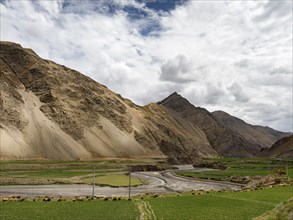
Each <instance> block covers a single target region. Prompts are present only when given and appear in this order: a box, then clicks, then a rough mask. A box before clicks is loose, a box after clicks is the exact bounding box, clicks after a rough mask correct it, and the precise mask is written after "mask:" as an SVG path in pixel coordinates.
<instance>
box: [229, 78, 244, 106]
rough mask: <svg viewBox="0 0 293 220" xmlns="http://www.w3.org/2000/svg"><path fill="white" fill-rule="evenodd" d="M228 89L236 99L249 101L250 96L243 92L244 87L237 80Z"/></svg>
mask: <svg viewBox="0 0 293 220" xmlns="http://www.w3.org/2000/svg"><path fill="white" fill-rule="evenodd" d="M228 89H229V90H230V92H231V93H232V95H233V96H234V97H235V99H236V101H239V102H247V101H248V100H249V98H248V97H247V96H246V95H245V93H244V92H243V90H242V87H241V86H240V85H239V84H238V83H237V82H234V83H233V84H232V85H231V86H230V87H228Z"/></svg>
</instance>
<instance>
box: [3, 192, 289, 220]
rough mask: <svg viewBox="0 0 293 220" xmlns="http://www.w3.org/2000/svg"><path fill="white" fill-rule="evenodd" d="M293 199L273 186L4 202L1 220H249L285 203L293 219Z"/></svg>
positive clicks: (287, 216) (285, 217)
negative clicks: (132, 195)
mask: <svg viewBox="0 0 293 220" xmlns="http://www.w3.org/2000/svg"><path fill="white" fill-rule="evenodd" d="M292 196H293V192H292V187H270V188H263V189H258V190H247V191H232V192H203V191H200V192H199V191H197V192H189V193H176V194H169V195H168V194H164V195H148V196H147V195H144V196H136V197H132V200H130V201H127V199H126V198H119V199H118V198H107V199H105V198H104V199H92V198H89V197H87V198H86V197H84V198H80V199H62V198H59V199H58V200H57V199H55V200H54V199H53V200H45V199H42V200H41V199H39V200H38V199H35V200H25V201H22V200H18V201H2V202H1V203H0V219H11V220H17V219H22V220H26V219H58V220H59V219H61V220H62V219H64V220H67V219H89V220H91V219H103V220H104V219H109V220H110V219H140V220H142V219H167V220H168V219H170V220H173V219H176V220H180V219H182V220H183V219H200V220H209V219H211V220H212V219H227V220H230V219H231V220H232V219H239V220H246V219H247V220H248V219H254V218H256V217H258V216H266V215H263V214H264V213H266V212H268V211H270V210H273V209H274V210H276V209H278V207H279V204H281V203H284V202H285V207H286V210H287V211H286V215H282V218H283V219H290V216H292V212H293V204H292V202H291V201H292V200H289V199H290V198H292ZM16 200H17V199H16ZM20 201H22V202H20ZM286 201H288V202H286ZM281 206H282V205H281ZM15 210H17V211H15ZM262 219H263V218H262ZM264 219H265V218H264ZM283 219H282V220H283Z"/></svg>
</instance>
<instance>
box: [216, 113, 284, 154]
mask: <svg viewBox="0 0 293 220" xmlns="http://www.w3.org/2000/svg"><path fill="white" fill-rule="evenodd" d="M212 115H213V116H214V117H215V118H216V119H217V120H218V121H220V122H222V124H223V125H224V126H225V127H227V128H229V129H231V130H232V131H234V132H235V133H237V134H238V135H239V136H241V137H242V138H244V139H246V140H248V141H249V142H250V143H253V144H256V145H261V146H262V147H264V148H269V147H270V146H272V144H273V143H275V142H276V140H279V139H280V138H282V137H285V136H288V135H289V133H284V132H279V131H276V130H274V129H272V128H269V127H263V126H259V125H250V124H247V123H246V122H245V121H243V120H241V119H239V118H236V117H234V116H232V115H229V114H228V113H226V112H223V111H215V112H212Z"/></svg>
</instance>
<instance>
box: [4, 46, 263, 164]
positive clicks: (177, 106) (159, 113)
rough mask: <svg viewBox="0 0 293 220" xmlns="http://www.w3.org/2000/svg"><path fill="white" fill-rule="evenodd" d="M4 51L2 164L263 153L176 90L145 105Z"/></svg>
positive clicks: (22, 53)
mask: <svg viewBox="0 0 293 220" xmlns="http://www.w3.org/2000/svg"><path fill="white" fill-rule="evenodd" d="M0 49H1V55H0V66H1V78H0V81H1V84H0V89H1V102H0V103H1V112H0V113H1V124H0V128H1V140H0V141H1V148H0V151H1V159H22V158H46V159H50V160H79V159H93V158H100V157H134V156H146V157H148V156H154V157H160V158H167V159H168V160H169V162H170V163H192V162H193V160H194V159H195V158H198V157H216V156H222V155H224V156H240V157H243V156H253V155H254V154H256V153H258V152H259V151H260V149H261V148H262V146H256V145H255V144H251V143H249V142H247V140H245V138H244V140H239V135H238V134H237V132H235V131H233V130H231V129H230V128H226V127H224V126H223V125H222V124H221V123H220V122H219V121H218V119H216V118H215V116H213V114H212V113H210V112H208V111H207V110H206V109H204V108H201V107H195V106H193V105H192V104H191V103H190V102H189V101H188V100H187V99H185V98H183V97H182V96H181V95H179V94H178V93H176V92H174V93H172V94H171V95H170V96H168V97H167V98H166V99H164V100H162V101H160V102H158V103H151V104H148V105H145V106H139V105H136V104H135V103H133V102H132V101H131V100H129V99H125V98H123V97H122V96H121V95H119V94H116V93H114V92H112V91H111V90H109V89H108V88H107V87H106V86H104V85H102V84H100V83H98V82H95V81H94V80H92V79H91V78H89V77H87V76H84V75H82V74H81V73H79V72H78V71H75V70H72V69H70V68H67V67H65V66H63V65H59V64H57V63H55V62H53V61H50V60H44V59H42V58H40V57H39V56H38V55H37V54H36V53H35V52H33V51H32V50H31V49H25V48H22V47H21V45H19V44H15V43H12V42H1V43H0ZM170 100H175V101H174V102H173V101H171V102H169V101H170ZM176 100H177V101H176ZM178 100H179V101H178ZM176 110H179V111H176ZM193 113H196V114H194V115H192V114H193ZM190 114H191V115H190ZM190 119H193V120H190ZM195 119H196V120H195ZM212 124H214V125H215V127H216V128H217V129H210V128H209V125H212ZM231 137H232V138H231ZM242 138H243V137H242ZM231 140H237V141H238V142H239V141H240V142H241V141H242V142H243V144H242V145H239V146H236V147H235V148H233V147H232V146H229V147H228V148H225V145H226V144H227V143H229V144H234V143H238V142H237V141H236V142H233V141H232V142H231ZM230 142H231V143H230ZM247 143H248V146H245V145H244V144H247ZM225 150H226V151H231V152H232V153H231V152H225Z"/></svg>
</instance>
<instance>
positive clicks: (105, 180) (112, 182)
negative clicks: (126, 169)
mask: <svg viewBox="0 0 293 220" xmlns="http://www.w3.org/2000/svg"><path fill="white" fill-rule="evenodd" d="M83 181H84V182H85V183H88V184H93V178H92V177H89V178H85V179H83ZM142 184H144V182H143V181H142V180H141V179H139V178H136V177H131V185H132V186H138V185H142ZM95 185H100V186H128V185H129V177H128V176H126V175H124V174H106V175H101V176H96V178H95Z"/></svg>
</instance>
